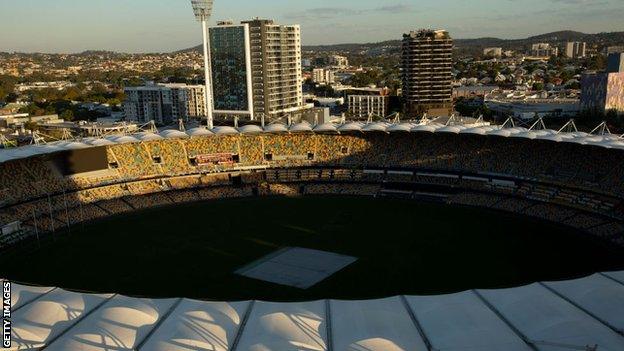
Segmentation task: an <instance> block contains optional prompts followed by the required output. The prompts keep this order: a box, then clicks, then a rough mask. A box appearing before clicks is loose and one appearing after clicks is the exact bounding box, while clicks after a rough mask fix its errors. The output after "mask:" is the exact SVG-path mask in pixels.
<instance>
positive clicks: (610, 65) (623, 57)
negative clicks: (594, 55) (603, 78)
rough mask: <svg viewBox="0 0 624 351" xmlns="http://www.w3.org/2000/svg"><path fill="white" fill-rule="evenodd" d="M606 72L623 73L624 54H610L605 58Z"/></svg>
mask: <svg viewBox="0 0 624 351" xmlns="http://www.w3.org/2000/svg"><path fill="white" fill-rule="evenodd" d="M607 72H609V73H620V72H624V53H623V52H612V53H610V54H609V56H608V58H607Z"/></svg>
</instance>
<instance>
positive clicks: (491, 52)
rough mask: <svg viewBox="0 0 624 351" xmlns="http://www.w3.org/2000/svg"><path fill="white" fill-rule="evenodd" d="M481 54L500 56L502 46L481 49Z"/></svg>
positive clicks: (501, 54)
mask: <svg viewBox="0 0 624 351" xmlns="http://www.w3.org/2000/svg"><path fill="white" fill-rule="evenodd" d="M483 56H486V57H502V56H503V48H485V49H483Z"/></svg>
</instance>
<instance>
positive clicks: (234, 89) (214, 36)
mask: <svg viewBox="0 0 624 351" xmlns="http://www.w3.org/2000/svg"><path fill="white" fill-rule="evenodd" d="M209 33H210V52H211V62H210V67H211V74H212V95H213V99H212V100H213V104H214V114H215V116H217V117H219V116H227V115H236V116H239V117H247V118H249V119H250V120H253V119H254V118H253V92H252V79H251V51H250V39H249V26H248V25H247V24H240V25H235V24H233V23H232V22H219V24H218V25H217V26H216V27H211V28H209Z"/></svg>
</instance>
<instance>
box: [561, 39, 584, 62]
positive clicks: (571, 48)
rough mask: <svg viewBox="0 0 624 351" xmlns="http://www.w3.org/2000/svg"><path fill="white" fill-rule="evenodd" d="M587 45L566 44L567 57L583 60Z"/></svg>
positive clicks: (582, 43) (573, 42)
mask: <svg viewBox="0 0 624 351" xmlns="http://www.w3.org/2000/svg"><path fill="white" fill-rule="evenodd" d="M586 48H587V44H586V43H585V42H580V41H571V42H568V43H566V51H565V55H566V57H568V58H583V57H585V50H586Z"/></svg>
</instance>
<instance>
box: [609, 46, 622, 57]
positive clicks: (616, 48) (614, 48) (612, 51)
mask: <svg viewBox="0 0 624 351" xmlns="http://www.w3.org/2000/svg"><path fill="white" fill-rule="evenodd" d="M620 52H624V45H617V46H608V47H606V48H605V49H604V53H605V54H606V55H609V54H615V53H620Z"/></svg>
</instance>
